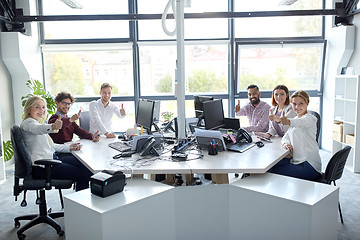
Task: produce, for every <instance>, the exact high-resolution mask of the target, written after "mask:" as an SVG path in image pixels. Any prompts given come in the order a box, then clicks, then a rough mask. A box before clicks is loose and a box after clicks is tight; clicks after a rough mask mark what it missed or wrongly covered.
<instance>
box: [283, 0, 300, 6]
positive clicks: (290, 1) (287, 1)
mask: <svg viewBox="0 0 360 240" xmlns="http://www.w3.org/2000/svg"><path fill="white" fill-rule="evenodd" d="M295 2H297V0H281V1H280V2H279V6H290V5H292V4H293V3H295Z"/></svg>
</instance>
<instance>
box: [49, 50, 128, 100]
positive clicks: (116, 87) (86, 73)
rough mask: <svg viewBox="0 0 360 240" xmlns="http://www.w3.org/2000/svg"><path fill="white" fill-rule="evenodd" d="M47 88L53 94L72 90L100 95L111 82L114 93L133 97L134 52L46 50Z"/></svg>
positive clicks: (83, 93)
mask: <svg viewBox="0 0 360 240" xmlns="http://www.w3.org/2000/svg"><path fill="white" fill-rule="evenodd" d="M44 69H45V83H46V89H47V90H48V91H50V92H51V93H53V94H57V93H58V92H61V91H68V92H71V93H72V94H74V95H76V96H98V95H99V90H100V85H101V84H102V83H104V82H108V83H110V84H111V85H112V87H113V90H112V92H113V96H116V95H121V96H133V95H134V87H133V64H132V51H131V50H130V49H125V50H113V51H71V52H45V53H44Z"/></svg>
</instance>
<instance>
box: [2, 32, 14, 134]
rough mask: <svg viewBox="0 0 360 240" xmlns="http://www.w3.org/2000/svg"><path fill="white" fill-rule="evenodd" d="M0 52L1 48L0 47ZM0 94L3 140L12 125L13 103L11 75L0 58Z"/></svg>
mask: <svg viewBox="0 0 360 240" xmlns="http://www.w3.org/2000/svg"><path fill="white" fill-rule="evenodd" d="M0 43H1V38H0ZM0 54H1V49H0ZM0 82H1V84H0V85H1V87H0V96H1V104H0V108H1V109H0V110H1V124H2V133H3V140H4V141H7V140H10V128H11V127H12V126H13V125H14V121H15V120H14V105H13V94H12V84H11V76H10V74H9V72H8V71H7V69H6V67H5V65H4V62H3V61H2V60H1V58H0Z"/></svg>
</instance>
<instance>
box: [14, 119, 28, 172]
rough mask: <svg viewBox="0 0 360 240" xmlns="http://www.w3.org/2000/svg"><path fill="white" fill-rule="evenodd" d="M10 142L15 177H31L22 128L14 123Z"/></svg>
mask: <svg viewBox="0 0 360 240" xmlns="http://www.w3.org/2000/svg"><path fill="white" fill-rule="evenodd" d="M11 143H12V146H13V150H14V160H15V177H17V178H26V177H31V171H32V161H31V157H30V154H29V152H28V150H27V148H26V145H25V142H24V138H23V134H22V130H21V129H20V127H19V126H17V125H15V126H13V127H12V128H11Z"/></svg>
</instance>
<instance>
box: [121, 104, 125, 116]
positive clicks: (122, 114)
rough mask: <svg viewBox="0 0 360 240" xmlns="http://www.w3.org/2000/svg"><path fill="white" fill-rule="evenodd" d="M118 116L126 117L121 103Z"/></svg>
mask: <svg viewBox="0 0 360 240" xmlns="http://www.w3.org/2000/svg"><path fill="white" fill-rule="evenodd" d="M120 114H121V116H123V117H124V116H125V115H126V113H125V109H124V104H123V103H122V104H121V108H120Z"/></svg>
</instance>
